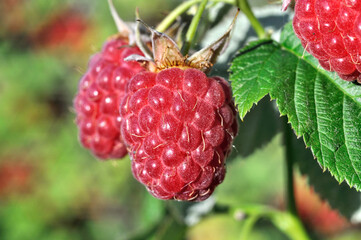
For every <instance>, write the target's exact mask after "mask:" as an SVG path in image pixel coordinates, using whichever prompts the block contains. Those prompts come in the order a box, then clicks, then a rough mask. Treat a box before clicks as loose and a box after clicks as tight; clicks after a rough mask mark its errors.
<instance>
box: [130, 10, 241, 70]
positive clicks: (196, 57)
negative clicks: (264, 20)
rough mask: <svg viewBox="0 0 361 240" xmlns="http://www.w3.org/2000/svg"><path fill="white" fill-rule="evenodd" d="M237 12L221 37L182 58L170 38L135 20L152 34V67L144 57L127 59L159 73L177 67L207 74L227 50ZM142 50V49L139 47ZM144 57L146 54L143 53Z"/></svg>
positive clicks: (142, 44)
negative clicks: (145, 65)
mask: <svg viewBox="0 0 361 240" xmlns="http://www.w3.org/2000/svg"><path fill="white" fill-rule="evenodd" d="M238 13H239V10H238V12H237V14H236V16H235V17H234V19H233V21H232V23H231V25H230V26H229V28H228V29H227V31H226V32H225V33H224V34H223V36H221V37H220V38H219V39H218V40H216V41H215V42H213V43H212V44H211V45H209V46H207V47H205V48H203V49H201V50H200V51H198V52H196V53H194V54H193V55H192V56H190V57H188V56H183V54H182V53H181V51H180V50H179V48H178V45H177V44H176V43H175V41H174V40H173V39H172V38H170V37H169V36H168V35H167V34H165V33H161V32H158V31H156V30H155V29H153V28H151V27H149V26H148V25H147V24H146V23H144V22H143V21H142V20H140V19H137V21H138V22H140V23H142V24H143V25H144V26H145V27H146V28H147V29H148V30H149V31H150V32H151V34H152V36H151V41H152V50H153V52H152V55H153V56H152V58H153V61H154V65H152V64H149V62H150V59H149V56H148V58H144V57H141V58H140V57H128V58H127V59H126V60H128V61H132V60H133V61H138V62H142V63H145V62H147V64H148V66H150V67H151V68H152V69H153V68H154V66H155V67H156V70H155V71H161V70H163V69H166V68H170V67H179V68H197V69H199V70H201V71H203V72H205V73H207V72H209V70H210V69H211V68H212V66H213V64H214V63H215V62H216V60H217V57H218V56H219V55H220V54H221V53H222V52H223V51H224V50H225V49H226V48H227V46H228V43H229V39H230V35H231V31H232V29H233V26H234V24H235V21H236V18H237V15H238ZM139 45H140V46H143V47H144V43H139V44H138V46H139ZM140 48H141V49H142V47H140ZM143 53H144V54H145V55H146V52H143Z"/></svg>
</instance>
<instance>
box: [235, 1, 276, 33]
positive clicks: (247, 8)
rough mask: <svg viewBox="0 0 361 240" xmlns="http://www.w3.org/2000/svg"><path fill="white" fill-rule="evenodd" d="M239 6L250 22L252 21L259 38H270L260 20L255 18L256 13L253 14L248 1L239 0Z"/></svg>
mask: <svg viewBox="0 0 361 240" xmlns="http://www.w3.org/2000/svg"><path fill="white" fill-rule="evenodd" d="M237 6H238V7H239V8H240V9H241V11H242V12H243V13H244V15H246V17H247V18H248V20H249V21H250V23H251V25H252V27H253V29H254V30H255V31H256V33H257V36H258V37H259V38H260V39H267V38H269V36H268V34H267V33H266V31H265V30H264V28H263V26H262V25H261V23H260V22H259V21H258V19H257V18H256V17H255V15H254V13H253V12H252V9H251V7H250V6H249V3H248V1H247V0H237Z"/></svg>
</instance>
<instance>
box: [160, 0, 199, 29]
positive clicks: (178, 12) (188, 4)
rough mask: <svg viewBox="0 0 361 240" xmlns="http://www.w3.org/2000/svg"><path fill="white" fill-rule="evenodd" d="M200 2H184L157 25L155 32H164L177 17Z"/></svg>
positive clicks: (197, 0) (196, 0)
mask: <svg viewBox="0 0 361 240" xmlns="http://www.w3.org/2000/svg"><path fill="white" fill-rule="evenodd" d="M200 1H201V0H191V1H186V2H183V3H182V4H180V5H179V6H178V7H176V8H175V9H174V10H173V11H172V12H171V13H170V14H169V15H168V16H167V17H166V18H164V19H163V21H162V22H161V23H159V24H158V26H157V27H156V30H157V31H158V32H164V31H165V30H167V28H168V27H169V26H170V25H171V24H172V23H173V22H174V21H175V20H176V19H177V17H178V16H180V15H181V14H183V13H184V12H185V11H187V10H188V9H189V8H190V7H192V6H193V5H194V4H197V3H199V2H200Z"/></svg>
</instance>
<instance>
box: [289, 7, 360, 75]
mask: <svg viewBox="0 0 361 240" xmlns="http://www.w3.org/2000/svg"><path fill="white" fill-rule="evenodd" d="M360 13H361V0H297V1H296V5H295V16H294V19H293V28H294V31H295V34H296V35H297V37H298V38H299V39H300V40H301V42H302V45H303V47H304V48H305V49H306V50H307V51H308V52H309V53H310V54H312V55H313V56H314V57H315V58H317V59H318V60H319V63H320V65H321V66H322V67H323V68H324V69H326V70H327V71H335V72H336V73H337V74H338V75H339V77H340V78H342V79H344V80H347V81H354V80H357V81H358V82H361V14H360Z"/></svg>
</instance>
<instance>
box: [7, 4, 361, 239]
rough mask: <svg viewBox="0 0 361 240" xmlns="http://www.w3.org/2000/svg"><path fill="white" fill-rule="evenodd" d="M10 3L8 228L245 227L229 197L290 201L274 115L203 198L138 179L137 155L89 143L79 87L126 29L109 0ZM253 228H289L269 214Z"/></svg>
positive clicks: (259, 232)
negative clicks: (189, 198)
mask: <svg viewBox="0 0 361 240" xmlns="http://www.w3.org/2000/svg"><path fill="white" fill-rule="evenodd" d="M114 3H115V6H116V9H117V10H118V12H119V15H120V16H121V17H122V18H123V19H124V20H126V21H132V20H133V18H134V9H135V7H136V6H137V7H139V10H140V14H141V16H142V18H143V19H144V20H145V21H146V22H147V23H148V24H149V25H151V26H155V25H156V24H157V23H158V22H159V21H160V20H161V19H162V18H164V16H166V14H167V13H169V11H170V10H171V9H173V8H174V7H175V6H177V5H178V4H179V3H180V1H162V0H153V1H141V0H128V1H124V0H122V1H117V0H114ZM0 11H1V14H0V23H1V27H0V239H1V240H27V239H29V240H32V239H37V240H61V239H72V240H77V239H79V240H80V239H87V240H92V239H94V240H98V239H99V240H102V239H190V240H196V239H208V240H212V239H239V238H240V236H241V229H242V225H243V222H242V218H240V217H239V216H234V215H232V214H231V213H230V209H233V208H237V207H238V206H242V205H244V204H266V205H270V206H273V207H275V208H281V209H282V208H283V207H282V206H284V203H283V200H282V199H283V194H284V190H283V181H284V177H283V175H284V173H283V170H284V169H283V152H284V149H283V146H282V140H281V136H280V135H279V134H278V135H276V136H275V137H273V136H274V134H275V133H276V132H277V127H276V126H275V125H274V126H273V128H272V123H274V122H272V121H271V122H270V123H268V124H269V125H267V124H266V125H263V127H268V130H267V131H271V132H272V133H270V134H269V135H267V136H266V137H262V139H268V140H270V139H272V141H270V142H269V143H263V142H262V147H261V148H259V149H258V150H256V152H255V153H254V154H252V155H250V156H247V157H246V155H247V154H244V155H242V153H247V149H246V148H247V144H252V143H253V141H257V137H258V136H261V135H262V134H265V133H264V131H262V128H261V130H259V131H257V132H255V133H253V134H252V133H250V132H247V131H245V132H246V134H248V136H245V135H244V134H243V135H242V136H240V138H245V139H247V141H246V142H245V143H243V144H241V145H237V143H238V142H236V144H235V150H234V151H233V152H234V153H233V155H232V158H231V159H230V160H229V163H228V171H227V176H226V180H225V182H224V183H223V184H222V185H220V186H219V187H218V188H217V189H216V192H215V194H214V196H212V197H211V198H210V199H208V200H207V201H205V202H203V203H180V202H174V201H160V200H157V199H155V198H153V197H152V196H151V195H149V194H148V193H147V191H146V190H145V188H144V187H143V186H142V185H140V184H139V183H138V182H136V181H135V180H134V179H133V177H132V174H131V171H130V162H129V159H128V158H126V159H124V160H122V161H107V162H102V161H99V160H97V159H96V158H94V157H93V156H92V155H91V154H90V153H89V152H88V151H87V150H85V149H83V148H82V147H81V146H80V144H79V143H78V140H77V129H76V125H75V123H74V119H75V114H74V113H73V111H72V99H73V97H74V95H75V93H76V91H77V84H78V81H79V79H80V77H81V76H82V74H83V73H84V72H85V70H86V66H87V62H88V59H89V57H90V56H91V55H92V54H94V53H95V52H97V51H99V50H100V49H101V46H102V44H103V42H104V41H105V40H106V39H107V38H108V37H109V36H110V35H112V34H114V33H116V27H115V25H114V23H113V20H112V17H111V15H110V13H109V9H108V5H107V2H106V1H96V0H91V1H89V0H78V1H75V0H66V1H60V0H56V1H55V0H54V1H45V0H31V1H27V0H2V1H1V2H0ZM231 16H232V15H231ZM225 66H226V65H225ZM219 69H220V70H219V71H221V69H222V67H221V66H219ZM223 74H226V73H225V72H223ZM270 105H271V103H270V101H269V100H268V99H266V100H265V101H262V102H261V103H260V106H259V108H257V109H259V110H257V111H255V112H254V113H252V114H250V115H249V116H247V117H246V119H245V122H244V123H242V124H248V125H247V126H249V125H252V124H253V125H255V124H257V123H260V122H262V118H260V117H259V116H262V115H260V114H265V113H267V110H265V109H268V111H269V109H270V107H269V106H270ZM267 106H268V107H267ZM271 108H272V106H271ZM269 114H271V115H272V114H273V115H274V113H269ZM276 115H277V114H276ZM268 116H269V115H268ZM277 118H278V116H276V118H275V119H277ZM252 129H253V128H252ZM241 130H242V127H241ZM251 136H253V137H251ZM266 162H267V164H265V163H266ZM270 180H271V181H270ZM311 231H312V230H311ZM320 234H321V235H320ZM349 234H351V238H346V237H349ZM354 234H357V232H356V233H355V232H351V233H347V234H346V235H342V237H343V238H342V239H353V236H354ZM320 236H322V233H317V234H315V238H319V237H320ZM250 239H287V237H286V236H285V235H284V234H283V233H281V232H280V231H279V230H277V228H275V227H274V226H272V224H271V223H270V222H269V221H267V220H262V219H261V220H260V221H258V222H257V224H256V230H255V231H253V232H252V234H251V238H250ZM335 239H336V238H335ZM337 239H340V238H337Z"/></svg>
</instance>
